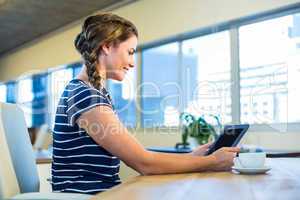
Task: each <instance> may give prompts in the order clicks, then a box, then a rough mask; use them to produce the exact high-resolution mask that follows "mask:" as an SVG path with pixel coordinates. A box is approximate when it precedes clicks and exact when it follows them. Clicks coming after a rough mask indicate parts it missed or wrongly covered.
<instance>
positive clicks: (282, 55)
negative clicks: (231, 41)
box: [239, 14, 300, 124]
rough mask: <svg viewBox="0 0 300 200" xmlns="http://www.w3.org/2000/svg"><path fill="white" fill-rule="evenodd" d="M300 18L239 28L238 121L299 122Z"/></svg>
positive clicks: (266, 122)
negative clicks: (239, 106)
mask: <svg viewBox="0 0 300 200" xmlns="http://www.w3.org/2000/svg"><path fill="white" fill-rule="evenodd" d="M299 22H300V15H299V14H295V15H288V16H284V17H280V18H275V19H271V20H267V21H263V22H259V23H254V24H250V25H245V26H242V27H241V28H240V29H239V43H240V86H241V89H240V94H241V121H242V122H243V123H244V122H247V123H254V124H263V123H265V124H270V123H287V122H300V115H299V112H298V105H299V103H298V102H299V101H300V88H299V86H298V84H299V80H297V79H299V77H300V23H299Z"/></svg>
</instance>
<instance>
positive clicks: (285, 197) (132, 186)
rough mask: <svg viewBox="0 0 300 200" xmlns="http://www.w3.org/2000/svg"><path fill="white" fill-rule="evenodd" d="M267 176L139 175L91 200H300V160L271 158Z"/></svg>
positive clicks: (215, 173) (223, 173) (228, 174)
mask: <svg viewBox="0 0 300 200" xmlns="http://www.w3.org/2000/svg"><path fill="white" fill-rule="evenodd" d="M267 165H268V166H271V167H272V169H271V170H270V171H269V172H267V174H261V175H241V174H237V173H236V172H205V173H187V174H176V175H156V176H138V177H135V178H133V179H131V180H130V181H128V182H126V183H123V184H121V185H119V186H117V187H115V188H113V189H111V190H109V191H107V192H103V193H99V194H98V195H96V196H95V197H93V198H92V199H91V200H96V199H99V200H100V199H101V200H103V199H104V200H110V199H114V200H115V199H125V200H135V199H139V200H150V199H155V200H165V199H172V200H176V199H189V200H191V199H197V200H198V199H201V200H202V199H203V200H206V199H209V200H212V199H220V200H227V199H228V200H232V199H237V200H244V199H246V200H248V199H249V200H250V199H251V200H252V199H263V200H266V199H268V200H269V199H270V200H290V199H295V200H299V199H300V158H268V159H267Z"/></svg>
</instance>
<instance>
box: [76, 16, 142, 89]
mask: <svg viewBox="0 0 300 200" xmlns="http://www.w3.org/2000/svg"><path fill="white" fill-rule="evenodd" d="M133 35H135V36H136V37H138V32H137V29H136V27H135V25H134V24H133V23H131V22H130V21H128V20H126V19H124V18H122V17H119V16H117V15H115V14H112V13H102V14H97V15H94V16H90V17H88V18H87V19H86V20H85V21H84V23H83V26H82V31H81V33H79V34H78V35H77V37H76V39H75V41H74V44H75V47H76V49H77V51H78V52H79V53H80V54H81V56H82V58H83V60H84V64H85V65H86V68H87V75H88V79H89V82H90V83H91V84H92V86H93V87H95V88H96V89H100V88H101V87H102V86H101V81H102V78H101V76H100V74H99V72H98V69H97V67H96V66H97V64H98V57H99V55H100V54H101V51H102V49H101V47H102V46H103V45H106V44H108V45H115V46H117V45H119V44H120V43H121V42H124V41H125V40H127V39H128V38H130V37H131V36H133Z"/></svg>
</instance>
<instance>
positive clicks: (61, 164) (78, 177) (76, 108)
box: [52, 79, 121, 194]
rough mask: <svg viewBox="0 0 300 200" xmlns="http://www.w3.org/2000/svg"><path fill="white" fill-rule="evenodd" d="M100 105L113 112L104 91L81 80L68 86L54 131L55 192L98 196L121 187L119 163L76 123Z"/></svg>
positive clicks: (71, 82)
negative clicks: (84, 114)
mask: <svg viewBox="0 0 300 200" xmlns="http://www.w3.org/2000/svg"><path fill="white" fill-rule="evenodd" d="M98 105H104V106H109V107H111V108H112V109H113V106H112V103H111V99H110V97H109V94H108V92H107V91H106V90H105V89H102V90H96V89H94V88H92V87H90V86H88V85H87V84H85V83H84V82H83V81H81V80H79V79H74V80H71V81H70V82H69V84H68V85H67V86H66V88H65V90H64V92H63V94H62V96H61V98H60V100H59V103H58V106H57V111H56V116H55V124H54V129H53V162H52V190H53V191H54V192H75V193H86V194H95V193H98V192H101V191H105V190H108V189H110V188H111V187H113V186H115V185H117V184H119V183H120V182H121V181H120V178H119V167H120V160H119V159H118V158H117V157H116V156H113V155H112V154H110V153H109V152H108V151H106V150H105V149H104V148H102V147H101V146H99V145H98V144H97V143H96V142H95V141H94V140H93V139H92V138H91V137H90V136H89V135H88V134H87V132H86V131H85V130H84V129H82V128H80V127H79V126H78V125H77V123H76V120H77V119H78V118H79V117H80V115H81V114H82V113H84V112H86V111H88V110H89V109H91V108H94V107H96V106H98Z"/></svg>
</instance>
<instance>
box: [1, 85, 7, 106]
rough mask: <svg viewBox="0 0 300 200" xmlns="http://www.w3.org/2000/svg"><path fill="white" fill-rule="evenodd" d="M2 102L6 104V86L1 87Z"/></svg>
mask: <svg viewBox="0 0 300 200" xmlns="http://www.w3.org/2000/svg"><path fill="white" fill-rule="evenodd" d="M0 102H6V85H4V84H2V85H0Z"/></svg>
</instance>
